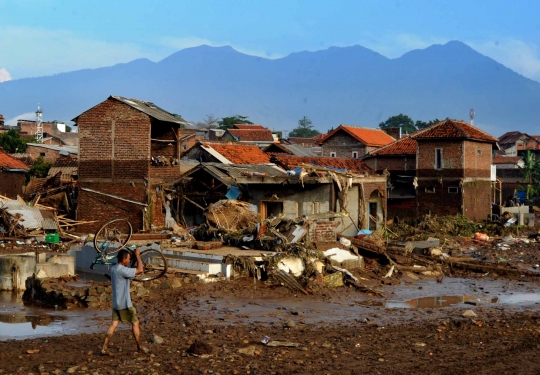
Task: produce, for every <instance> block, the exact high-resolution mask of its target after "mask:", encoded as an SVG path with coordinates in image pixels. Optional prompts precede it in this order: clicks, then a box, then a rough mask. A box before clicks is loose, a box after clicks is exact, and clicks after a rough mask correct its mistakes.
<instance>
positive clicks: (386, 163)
mask: <svg viewBox="0 0 540 375" xmlns="http://www.w3.org/2000/svg"><path fill="white" fill-rule="evenodd" d="M364 163H365V164H366V165H367V166H369V167H370V168H371V169H373V171H374V172H376V173H381V172H382V171H384V170H385V169H387V170H388V171H389V172H390V173H392V172H407V171H415V170H416V156H415V155H411V156H385V157H381V156H375V157H371V158H369V159H365V160H364Z"/></svg>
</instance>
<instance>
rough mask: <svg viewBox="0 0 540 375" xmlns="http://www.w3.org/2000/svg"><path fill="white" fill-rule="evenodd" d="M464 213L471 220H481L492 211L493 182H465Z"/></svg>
mask: <svg viewBox="0 0 540 375" xmlns="http://www.w3.org/2000/svg"><path fill="white" fill-rule="evenodd" d="M463 203H464V206H465V210H464V211H465V212H464V213H463V215H464V216H466V217H467V218H468V219H469V220H472V221H478V222H481V221H483V220H485V219H487V217H488V214H490V213H491V203H492V202H491V182H490V181H475V182H470V183H464V184H463Z"/></svg>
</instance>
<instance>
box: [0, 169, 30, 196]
mask: <svg viewBox="0 0 540 375" xmlns="http://www.w3.org/2000/svg"><path fill="white" fill-rule="evenodd" d="M25 182H26V173H24V172H8V171H0V195H5V196H6V197H9V198H12V199H16V198H17V195H22V187H23V185H24V184H25Z"/></svg>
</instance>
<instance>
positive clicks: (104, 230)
mask: <svg viewBox="0 0 540 375" xmlns="http://www.w3.org/2000/svg"><path fill="white" fill-rule="evenodd" d="M132 234H133V228H132V227H131V223H130V222H129V221H127V220H126V219H111V220H109V221H107V222H105V224H103V225H102V226H101V227H100V228H99V229H98V231H97V232H96V234H95V236H94V247H95V249H96V251H97V252H98V253H105V254H107V255H111V254H114V253H117V252H118V251H120V250H121V249H123V248H124V247H125V246H126V244H127V243H128V241H129V239H130V238H131V235H132Z"/></svg>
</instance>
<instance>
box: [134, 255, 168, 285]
mask: <svg viewBox="0 0 540 375" xmlns="http://www.w3.org/2000/svg"><path fill="white" fill-rule="evenodd" d="M133 259H135V255H133ZM141 260H142V262H143V273H140V274H138V275H137V276H135V278H134V279H133V280H135V281H150V280H155V279H159V278H160V277H161V276H163V275H165V272H167V260H166V259H165V257H164V256H163V254H162V253H161V251H159V250H155V249H148V250H144V251H143V252H141ZM132 267H137V262H136V261H135V262H134V265H133V266H132Z"/></svg>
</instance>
